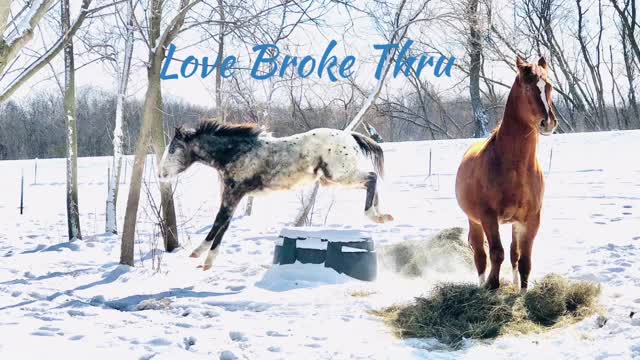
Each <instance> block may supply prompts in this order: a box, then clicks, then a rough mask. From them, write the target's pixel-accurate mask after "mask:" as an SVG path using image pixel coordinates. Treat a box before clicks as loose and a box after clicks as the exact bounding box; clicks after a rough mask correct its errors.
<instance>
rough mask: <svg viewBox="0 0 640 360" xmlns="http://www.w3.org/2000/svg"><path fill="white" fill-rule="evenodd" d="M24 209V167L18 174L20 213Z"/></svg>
mask: <svg viewBox="0 0 640 360" xmlns="http://www.w3.org/2000/svg"><path fill="white" fill-rule="evenodd" d="M23 210H24V169H22V174H21V175H20V215H22V212H23Z"/></svg>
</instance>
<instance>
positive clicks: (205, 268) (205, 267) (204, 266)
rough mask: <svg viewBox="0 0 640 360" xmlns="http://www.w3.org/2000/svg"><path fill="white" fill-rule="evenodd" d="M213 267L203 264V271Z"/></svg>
mask: <svg viewBox="0 0 640 360" xmlns="http://www.w3.org/2000/svg"><path fill="white" fill-rule="evenodd" d="M211 267H212V266H211V265H203V266H202V271H207V270H209V269H211Z"/></svg>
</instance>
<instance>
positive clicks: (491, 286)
mask: <svg viewBox="0 0 640 360" xmlns="http://www.w3.org/2000/svg"><path fill="white" fill-rule="evenodd" d="M499 287H500V282H499V281H491V280H487V282H486V283H484V288H485V289H487V290H489V291H495V290H498V288H499Z"/></svg>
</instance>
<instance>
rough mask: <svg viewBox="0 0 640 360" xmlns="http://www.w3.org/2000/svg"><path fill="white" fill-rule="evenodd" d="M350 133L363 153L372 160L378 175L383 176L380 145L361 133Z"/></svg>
mask: <svg viewBox="0 0 640 360" xmlns="http://www.w3.org/2000/svg"><path fill="white" fill-rule="evenodd" d="M351 135H352V136H353V138H354V139H356V142H357V143H358V146H359V147H360V150H362V152H363V153H364V155H365V156H367V157H368V158H370V159H371V160H372V161H373V168H374V170H375V171H376V172H377V173H378V175H380V177H384V152H383V151H382V148H381V147H380V145H378V143H376V142H375V141H373V140H372V139H371V138H369V137H367V136H364V135H362V134H358V133H355V132H352V133H351Z"/></svg>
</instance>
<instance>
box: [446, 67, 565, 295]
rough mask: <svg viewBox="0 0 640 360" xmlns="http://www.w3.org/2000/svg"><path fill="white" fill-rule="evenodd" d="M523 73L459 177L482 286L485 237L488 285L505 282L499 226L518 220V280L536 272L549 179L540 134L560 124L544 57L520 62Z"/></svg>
mask: <svg viewBox="0 0 640 360" xmlns="http://www.w3.org/2000/svg"><path fill="white" fill-rule="evenodd" d="M516 65H517V68H518V75H517V76H516V80H515V82H514V83H513V86H512V87H511V92H510V93H509V97H508V99H507V104H506V107H505V110H504V115H503V116H502V122H501V123H500V125H499V126H498V128H497V129H496V130H494V132H493V134H491V136H490V137H489V138H488V139H486V140H485V141H483V142H480V143H477V144H475V145H473V146H471V148H469V150H467V152H466V154H465V155H464V158H463V159H462V163H461V164H460V167H459V168H458V174H457V176H456V198H457V199H458V204H459V205H460V207H461V208H462V210H463V211H464V212H465V213H466V214H467V217H468V218H469V243H470V245H471V247H472V248H473V253H474V262H475V265H476V269H477V270H478V277H479V280H480V285H482V284H483V283H484V282H485V268H486V265H487V259H486V253H485V249H484V239H485V235H486V238H487V240H488V244H489V254H490V255H489V257H490V259H491V272H490V273H489V277H488V278H487V279H486V284H485V286H486V287H487V288H489V289H497V288H498V287H499V286H500V282H499V276H500V265H501V264H502V261H503V260H504V249H503V248H502V243H501V241H500V233H499V232H498V225H499V224H501V223H513V225H512V240H511V266H512V269H513V281H514V284H516V286H517V284H518V273H519V275H520V283H521V285H520V286H521V289H522V291H526V289H527V284H528V279H529V273H530V272H531V249H532V246H533V240H534V238H535V236H536V233H537V232H538V228H539V226H540V211H541V209H542V199H543V195H544V179H543V175H542V170H541V168H540V164H539V163H538V160H537V158H536V151H537V145H538V138H539V136H538V133H540V134H542V135H551V134H552V133H553V131H554V130H555V128H556V126H557V125H558V122H557V120H556V116H555V114H554V113H553V110H552V108H551V90H552V85H551V83H550V82H549V79H548V77H547V63H546V61H545V59H544V58H543V57H541V58H540V60H538V64H537V65H536V64H527V63H525V62H524V61H523V60H522V59H521V58H520V57H518V58H517V60H516Z"/></svg>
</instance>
